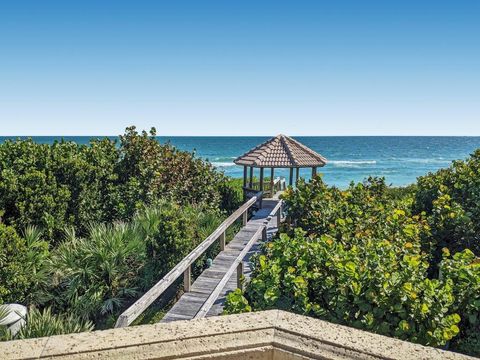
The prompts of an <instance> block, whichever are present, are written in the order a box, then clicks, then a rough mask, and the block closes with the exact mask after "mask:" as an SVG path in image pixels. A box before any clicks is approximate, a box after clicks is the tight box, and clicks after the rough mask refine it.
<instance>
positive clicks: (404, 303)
mask: <svg viewBox="0 0 480 360" xmlns="http://www.w3.org/2000/svg"><path fill="white" fill-rule="evenodd" d="M479 189H480V150H478V151H477V152H475V153H474V154H473V155H472V156H471V157H470V158H469V159H468V160H466V161H456V162H454V163H453V164H452V166H451V167H449V168H447V169H443V170H440V171H438V172H436V173H431V174H428V175H426V176H423V177H421V178H419V179H418V182H417V183H416V184H414V185H412V186H410V187H407V188H390V187H388V186H386V185H385V182H384V180H383V179H377V178H370V179H367V180H366V181H365V182H364V183H359V184H353V183H352V184H351V185H350V187H349V188H348V189H346V190H340V189H338V188H335V187H330V186H327V185H326V184H325V183H324V182H323V180H322V178H321V176H318V177H316V178H315V179H313V180H312V181H310V182H308V183H306V182H304V181H301V182H300V184H299V185H298V187H297V188H296V189H291V188H290V189H288V190H287V192H286V193H285V194H284V196H283V198H284V200H285V202H286V208H287V211H288V219H287V222H286V224H285V225H284V226H283V228H282V229H281V231H280V234H279V236H278V237H277V238H276V239H275V240H274V241H272V242H270V243H268V244H267V245H266V246H265V248H264V250H263V253H262V254H260V255H259V256H258V257H257V258H256V260H255V271H254V275H253V279H252V281H251V282H250V283H249V284H248V286H247V288H246V290H245V291H244V292H243V293H242V292H241V291H240V290H237V291H235V292H233V293H231V294H230V295H229V298H228V302H227V309H226V312H227V313H238V312H245V311H252V310H253V311H255V310H263V309H270V308H280V309H286V310H289V311H295V312H298V313H301V314H306V315H310V316H314V317H318V318H320V319H324V320H328V321H331V322H335V323H339V324H344V325H348V326H354V327H356V328H360V329H364V330H368V331H372V332H375V333H379V334H384V335H388V336H393V337H397V338H400V339H404V340H409V341H413V342H417V343H421V344H425V345H431V346H438V347H443V348H449V349H452V350H456V351H461V352H465V353H469V354H472V355H477V356H478V355H480V337H479V334H480V258H479V257H478V256H479V255H480V241H479V234H480V231H479V230H480V229H479V224H480V190H479Z"/></svg>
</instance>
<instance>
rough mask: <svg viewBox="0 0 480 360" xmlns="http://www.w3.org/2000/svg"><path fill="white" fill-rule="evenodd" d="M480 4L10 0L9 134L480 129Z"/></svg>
mask: <svg viewBox="0 0 480 360" xmlns="http://www.w3.org/2000/svg"><path fill="white" fill-rule="evenodd" d="M479 19H480V1H477V0H472V1H453V0H452V1H449V2H447V1H418V0H417V1H407V0H403V1H368V0H365V1H358V0H356V1H342V0H338V1H320V0H318V1H288V2H286V1H285V2H284V1H259V0H257V1H247V0H243V1H225V0H223V1H209V0H203V1H119V0H117V1H75V2H74V1H48V0H44V1H22V0H18V1H5V0H0V124H1V127H0V135H116V134H119V133H122V132H123V129H124V128H125V127H126V126H128V125H131V124H135V125H137V126H138V127H140V128H149V127H150V126H155V127H156V128H157V130H158V133H159V134H160V135H273V134H277V133H287V134H290V135H480V20H479Z"/></svg>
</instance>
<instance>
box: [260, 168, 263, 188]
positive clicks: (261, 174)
mask: <svg viewBox="0 0 480 360" xmlns="http://www.w3.org/2000/svg"><path fill="white" fill-rule="evenodd" d="M263 171H264V168H263V167H262V168H260V191H263Z"/></svg>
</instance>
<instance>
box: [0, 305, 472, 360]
mask: <svg viewBox="0 0 480 360" xmlns="http://www.w3.org/2000/svg"><path fill="white" fill-rule="evenodd" d="M0 358H1V359H38V358H55V359H64V358H68V359H187V358H188V359H232V360H236V359H245V358H248V359H271V360H273V359H282V360H294V359H305V358H314V359H352V358H355V359H405V360H408V359H415V360H417V359H459V360H460V359H468V358H469V357H467V356H464V355H460V354H456V353H452V352H446V351H442V350H439V349H434V348H429V347H425V346H421V345H416V344H412V343H409V342H405V341H400V340H396V339H392V338H388V337H385V336H381V335H376V334H370V333H368V332H364V331H360V330H356V329H352V328H349V327H345V326H340V325H335V324H331V323H328V322H325V321H321V320H318V319H313V318H308V317H304V316H300V315H295V314H291V313H287V312H283V311H278V310H272V311H263V312H257V313H248V314H241V315H229V316H218V317H211V318H207V319H199V320H190V321H178V322H174V323H167V324H155V325H143V326H132V327H128V328H120V329H113V330H104V331H94V332H90V333H81V334H72V335H59V336H51V337H48V338H40V339H30V340H17V341H10V342H4V343H0Z"/></svg>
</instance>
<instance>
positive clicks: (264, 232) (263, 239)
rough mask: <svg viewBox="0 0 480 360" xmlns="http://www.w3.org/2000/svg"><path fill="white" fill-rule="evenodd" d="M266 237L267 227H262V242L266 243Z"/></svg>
mask: <svg viewBox="0 0 480 360" xmlns="http://www.w3.org/2000/svg"><path fill="white" fill-rule="evenodd" d="M267 235H268V234H267V227H266V226H264V227H263V230H262V241H267V239H268V238H267Z"/></svg>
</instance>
